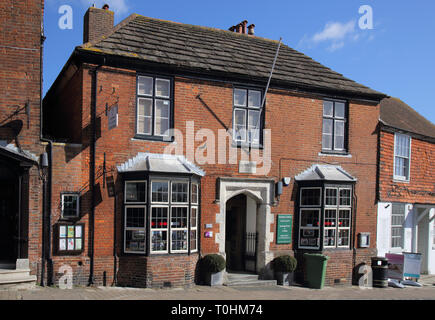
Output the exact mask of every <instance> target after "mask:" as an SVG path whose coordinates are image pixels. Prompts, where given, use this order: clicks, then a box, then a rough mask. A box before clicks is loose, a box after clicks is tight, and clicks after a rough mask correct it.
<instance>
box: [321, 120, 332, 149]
mask: <svg viewBox="0 0 435 320" xmlns="http://www.w3.org/2000/svg"><path fill="white" fill-rule="evenodd" d="M332 125H333V120H331V119H323V131H322V132H323V134H322V147H323V149H332Z"/></svg>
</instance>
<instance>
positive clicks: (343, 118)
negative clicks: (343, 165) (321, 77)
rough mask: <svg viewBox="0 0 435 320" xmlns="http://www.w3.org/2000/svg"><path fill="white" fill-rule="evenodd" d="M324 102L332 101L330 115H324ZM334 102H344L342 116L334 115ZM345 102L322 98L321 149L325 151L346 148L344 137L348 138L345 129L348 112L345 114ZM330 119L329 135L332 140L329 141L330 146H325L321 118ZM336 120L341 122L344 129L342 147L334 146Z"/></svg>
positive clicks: (343, 150) (340, 150)
mask: <svg viewBox="0 0 435 320" xmlns="http://www.w3.org/2000/svg"><path fill="white" fill-rule="evenodd" d="M325 102H332V116H330V115H325V109H324V103H325ZM336 103H343V104H344V116H343V117H340V116H336V115H335V104H336ZM347 111H348V110H347V102H346V101H343V100H332V99H324V100H323V103H322V150H325V151H337V152H340V153H342V152H345V151H346V150H347V149H346V139H347V138H348V132H347V131H346V125H347V119H348V114H347ZM325 119H327V120H332V133H331V134H330V135H329V134H328V135H329V136H332V142H331V148H326V147H325V146H324V145H323V135H324V132H323V120H325ZM337 122H343V126H344V128H343V130H344V134H343V148H337V147H336V146H335V143H336V140H337V139H336V137H337V135H336V123H337Z"/></svg>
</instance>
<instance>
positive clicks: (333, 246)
mask: <svg viewBox="0 0 435 320" xmlns="http://www.w3.org/2000/svg"><path fill="white" fill-rule="evenodd" d="M326 210H333V211H335V226H334V227H326V226H323V238H322V240H323V247H324V248H336V247H337V240H338V231H337V225H338V212H339V211H338V209H337V207H336V206H331V207H326V208H324V210H323V221H325V220H326ZM326 230H334V231H335V233H334V245H332V246H326V245H325V235H326Z"/></svg>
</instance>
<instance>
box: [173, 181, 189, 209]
mask: <svg viewBox="0 0 435 320" xmlns="http://www.w3.org/2000/svg"><path fill="white" fill-rule="evenodd" d="M174 183H183V184H186V185H187V191H186V193H187V195H186V198H187V201H185V202H178V201H174V200H173V199H172V195H173V192H172V185H173V184H174ZM189 195H190V192H189V181H188V180H178V181H177V180H171V204H174V205H186V204H189Z"/></svg>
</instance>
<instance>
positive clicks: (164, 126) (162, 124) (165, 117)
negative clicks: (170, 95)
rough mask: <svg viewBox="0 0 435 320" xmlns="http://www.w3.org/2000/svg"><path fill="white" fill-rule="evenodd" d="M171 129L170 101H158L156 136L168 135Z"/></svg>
mask: <svg viewBox="0 0 435 320" xmlns="http://www.w3.org/2000/svg"><path fill="white" fill-rule="evenodd" d="M168 129H169V101H168V100H160V99H156V116H155V128H154V132H155V134H156V135H160V136H162V135H168V132H167V130H168Z"/></svg>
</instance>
